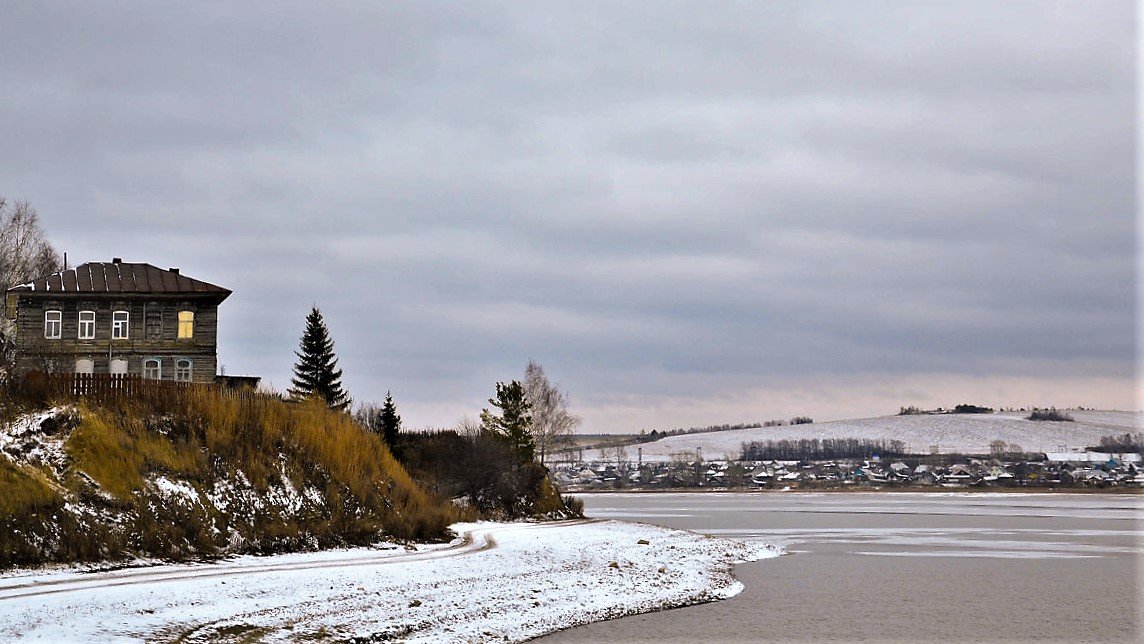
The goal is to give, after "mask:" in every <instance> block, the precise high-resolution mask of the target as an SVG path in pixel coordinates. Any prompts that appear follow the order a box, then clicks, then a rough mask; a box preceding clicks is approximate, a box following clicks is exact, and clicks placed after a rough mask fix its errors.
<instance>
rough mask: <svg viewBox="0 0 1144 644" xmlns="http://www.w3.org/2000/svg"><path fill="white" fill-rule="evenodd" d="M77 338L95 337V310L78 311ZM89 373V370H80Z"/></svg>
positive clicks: (91, 338)
mask: <svg viewBox="0 0 1144 644" xmlns="http://www.w3.org/2000/svg"><path fill="white" fill-rule="evenodd" d="M79 339H80V340H94V339H95V311H80V312H79ZM82 373H89V372H82Z"/></svg>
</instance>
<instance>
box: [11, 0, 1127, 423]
mask: <svg viewBox="0 0 1144 644" xmlns="http://www.w3.org/2000/svg"><path fill="white" fill-rule="evenodd" d="M1135 31H1136V17H1135V9H1134V6H1133V4H1132V3H1131V2H1128V1H1115V2H1101V1H1090V0H1084V1H1079V2H1053V1H1051V0H1038V1H1036V2H1013V1H1006V2H1003V3H999V2H995V1H994V0H988V1H985V2H964V1H959V2H921V1H918V0H910V1H901V2H854V1H852V0H846V1H842V2H807V1H804V0H791V1H789V2H764V1H762V0H751V1H745V2H710V1H703V2H614V1H606V2H566V3H550V2H535V1H529V2H506V3H501V2H479V3H428V2H409V3H400V2H366V1H362V2H348V1H347V2H326V3H313V2H295V3H290V2H267V3H256V2H239V3H233V2H219V3H186V6H182V7H179V6H177V5H176V4H175V3H167V2H164V3H151V2H72V3H56V2H35V3H31V2H28V3H20V2H16V3H7V4H6V5H5V7H4V9H3V11H2V18H0V84H2V86H3V88H4V89H3V91H2V92H0V150H2V153H0V195H3V196H5V197H7V198H9V199H25V200H28V201H29V202H31V203H32V205H33V206H35V208H36V209H37V210H38V212H39V214H40V217H41V219H42V222H43V224H44V227H45V228H46V230H47V232H48V235H49V237H50V238H51V239H52V241H53V242H54V243H55V245H56V246H57V248H59V249H60V250H65V251H67V253H68V257H69V260H70V261H71V263H72V264H73V265H74V264H77V263H82V262H84V261H108V260H110V259H111V258H112V257H113V256H115V257H123V258H124V260H126V261H143V262H150V263H152V264H155V265H158V266H161V267H167V266H178V267H180V268H181V269H182V270H183V272H184V273H186V274H188V275H190V276H192V277H196V278H199V279H203V280H206V281H209V282H213V283H216V284H219V285H221V286H225V287H227V288H230V289H232V290H233V291H234V295H232V296H231V297H230V299H229V300H228V301H227V302H226V303H224V304H223V306H222V309H221V311H220V326H221V328H220V335H219V343H220V347H219V353H220V361H221V362H222V363H223V364H225V366H226V370H227V372H228V373H231V374H254V375H260V376H262V377H263V379H264V382H269V383H270V384H272V385H273V386H274V387H276V388H278V389H285V388H286V387H288V386H289V379H290V372H291V367H292V365H293V362H294V354H293V351H294V350H295V349H296V348H297V345H298V340H299V338H300V336H301V333H302V329H303V324H304V318H305V315H306V313H307V312H308V310H309V308H310V307H311V306H312V305H317V306H318V307H319V308H320V309H321V310H322V312H323V314H324V315H325V317H326V320H327V322H328V324H329V327H330V330H331V332H332V334H333V337H334V340H335V342H336V349H337V352H338V354H339V356H340V358H341V366H342V367H343V368H344V369H345V376H344V381H345V384H346V387H347V388H348V389H349V391H350V394H351V395H352V396H353V397H354V398H355V399H356V400H358V401H378V400H380V399H381V398H382V397H383V396H384V394H385V392H386V390H392V391H393V394H394V397H395V399H396V400H397V403H398V406H399V410H400V411H401V412H402V415H403V417H404V420H405V424H406V426H407V427H420V426H430V425H431V426H446V425H451V424H453V423H455V422H456V421H457V420H458V419H459V418H460V417H461V416H462V415H465V414H468V415H469V416H476V414H477V413H479V411H480V409H481V407H483V406H487V403H486V399H487V398H488V397H489V396H491V395H492V393H493V385H494V383H495V382H496V381H498V380H511V379H513V378H521V377H522V374H523V370H524V367H525V364H526V363H527V361H528V360H529V358H532V359H535V360H537V361H539V362H540V363H541V364H542V365H543V366H544V367H545V370H546V371H547V373H548V375H549V377H550V378H551V379H552V380H553V381H556V382H558V383H560V384H561V385H563V386H564V387H565V388H566V389H567V390H568V392H569V395H570V396H571V399H572V402H573V411H575V412H577V413H579V414H580V415H582V416H583V417H584V420H585V423H584V427H583V431H590V432H602V431H638V430H639V429H641V428H647V429H651V428H655V427H659V428H663V427H676V426H692V425H706V424H712V423H724V422H732V423H733V422H740V421H755V420H767V419H771V418H789V417H790V416H792V415H796V414H797V415H809V416H813V417H814V418H816V419H818V420H825V419H830V418H845V417H858V416H871V415H882V414H888V413H894V412H896V411H897V409H898V407H899V406H902V405H910V404H917V405H920V406H952V405H954V404H957V403H962V402H973V403H980V404H989V405H992V406H1009V405H1014V406H1023V405H1032V404H1036V405H1049V404H1053V405H1058V406H1071V405H1077V404H1081V405H1085V406H1097V407H1105V408H1122V409H1134V408H1136V407H1137V399H1136V394H1137V391H1136V390H1137V385H1136V381H1135V354H1136V339H1135V337H1136V335H1135V331H1136V306H1135V297H1136V280H1135V275H1136V248H1137V246H1136V215H1135V196H1136V195H1135V188H1136V187H1135V161H1136V159H1135V143H1136V128H1135V124H1136V114H1135V101H1136V97H1135V89H1136V69H1135V58H1136V39H1135Z"/></svg>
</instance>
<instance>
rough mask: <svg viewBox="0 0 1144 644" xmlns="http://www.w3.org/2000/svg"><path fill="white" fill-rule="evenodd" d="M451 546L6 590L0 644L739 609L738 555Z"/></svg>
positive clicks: (14, 583) (634, 536)
mask: <svg viewBox="0 0 1144 644" xmlns="http://www.w3.org/2000/svg"><path fill="white" fill-rule="evenodd" d="M455 529H456V530H457V532H458V533H459V534H463V535H464V538H462V539H458V540H456V541H454V542H453V543H452V544H448V545H443V546H431V547H423V548H420V549H419V550H418V551H406V550H404V549H394V550H377V549H355V550H346V551H338V552H336V553H331V552H324V553H314V554H307V555H283V556H277V557H260V558H255V557H242V558H239V559H236V560H231V561H227V562H222V563H217V564H194V565H167V566H157V567H149V568H136V569H128V570H120V571H113V572H103V573H92V574H79V573H76V572H74V571H63V572H54V573H49V574H44V573H37V574H32V573H25V574H14V575H13V574H10V575H7V576H4V577H0V640H5V641H6V640H10V639H20V638H28V639H46V640H51V641H61V640H82V641H97V640H98V641H106V640H109V639H138V640H156V639H159V640H176V639H178V640H180V641H219V640H238V639H244V638H246V637H250V636H257V637H259V638H262V639H267V640H301V639H310V638H314V637H322V636H325V637H333V638H336V639H348V638H365V639H370V638H373V639H387V638H400V639H403V640H409V641H418V640H430V641H455V640H461V641H491V640H497V641H504V640H506V639H507V640H509V641H520V640H524V639H528V638H532V637H536V636H538V635H542V634H544V633H549V632H552V631H556V630H560V629H563V628H567V627H570V626H575V625H578V624H585V623H588V622H593V621H600V620H603V619H609V618H612V617H617V616H620V615H629V614H634V613H641V612H648V611H653V610H660V609H663V608H670V607H675V606H682V605H687V604H693V603H698V602H703V601H711V600H715V599H724V598H727V597H731V596H733V595H735V594H737V593H738V592H739V591H740V590H741V589H742V586H741V584H739V582H737V581H735V579H734V577H733V576H732V575H731V566H732V565H733V564H735V563H737V562H741V561H751V560H756V559H760V558H766V557H773V556H777V555H778V554H779V553H778V552H777V551H776V550H773V549H766V548H764V549H762V550H759V549H757V548H751V547H748V546H746V545H744V544H742V543H739V542H737V541H732V540H727V539H717V538H711V537H705V536H702V535H698V534H694V533H690V532H682V531H677V530H668V529H665V528H659V527H655V526H648V525H641V524H632V523H621V522H615V521H579V522H562V523H547V524H515V523H514V524H497V523H479V524H461V525H457V526H455Z"/></svg>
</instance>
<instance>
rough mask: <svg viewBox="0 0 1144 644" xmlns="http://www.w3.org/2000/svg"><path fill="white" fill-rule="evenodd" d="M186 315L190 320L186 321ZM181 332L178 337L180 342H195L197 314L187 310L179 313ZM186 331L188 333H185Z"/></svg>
mask: <svg viewBox="0 0 1144 644" xmlns="http://www.w3.org/2000/svg"><path fill="white" fill-rule="evenodd" d="M184 313H185V314H186V315H187V316H188V317H189V318H190V319H187V320H184V319H183V314H184ZM178 319H179V332H178V335H177V336H176V337H178V339H180V340H193V339H195V312H194V311H190V310H187V309H183V310H182V311H179V316H178ZM184 331H186V333H184Z"/></svg>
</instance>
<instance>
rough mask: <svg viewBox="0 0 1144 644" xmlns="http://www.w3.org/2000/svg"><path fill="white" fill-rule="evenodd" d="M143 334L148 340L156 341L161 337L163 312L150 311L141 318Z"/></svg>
mask: <svg viewBox="0 0 1144 644" xmlns="http://www.w3.org/2000/svg"><path fill="white" fill-rule="evenodd" d="M143 328H144V333H145V334H146V335H147V339H148V340H158V339H160V338H162V337H163V312H162V311H157V310H155V309H151V310H149V311H147V314H146V316H145V317H144V318H143Z"/></svg>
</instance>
